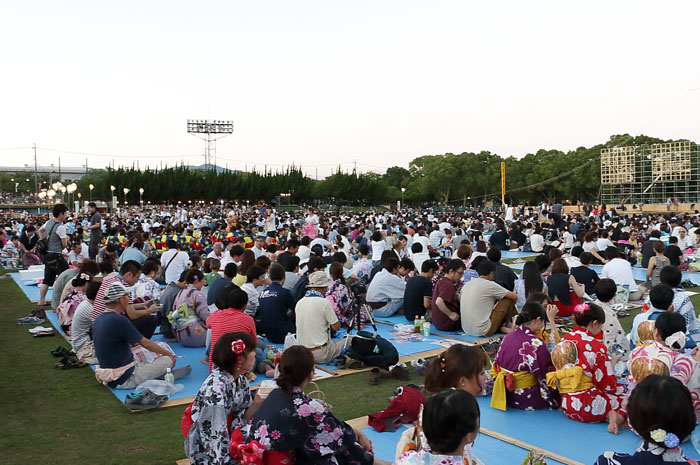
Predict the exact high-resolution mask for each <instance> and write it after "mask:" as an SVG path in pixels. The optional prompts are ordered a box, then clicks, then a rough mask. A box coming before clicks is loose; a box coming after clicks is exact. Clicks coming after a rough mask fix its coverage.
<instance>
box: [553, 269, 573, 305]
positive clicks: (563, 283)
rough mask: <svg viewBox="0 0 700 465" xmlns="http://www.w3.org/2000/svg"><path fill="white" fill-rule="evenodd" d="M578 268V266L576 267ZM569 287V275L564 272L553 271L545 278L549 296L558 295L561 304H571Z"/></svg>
mask: <svg viewBox="0 0 700 465" xmlns="http://www.w3.org/2000/svg"><path fill="white" fill-rule="evenodd" d="M576 268H578V267H576ZM570 289H571V288H570V287H569V275H568V274H564V273H554V274H553V275H552V276H550V277H549V278H547V292H549V297H550V298H551V299H554V297H555V296H556V297H558V298H559V300H560V301H561V303H562V304H564V305H571V294H570V292H571V290H570Z"/></svg>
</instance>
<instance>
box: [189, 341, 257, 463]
mask: <svg viewBox="0 0 700 465" xmlns="http://www.w3.org/2000/svg"><path fill="white" fill-rule="evenodd" d="M212 361H213V364H214V369H213V370H212V372H211V374H209V376H208V377H207V379H205V380H204V383H202V387H200V388H199V393H198V394H197V397H196V398H195V400H194V402H193V403H192V405H190V407H188V408H187V410H185V413H184V415H183V417H182V430H183V433H184V434H185V453H186V454H187V457H188V458H189V459H190V463H192V465H234V464H237V463H238V461H237V460H235V459H234V458H233V457H232V456H231V452H230V441H231V432H232V431H234V430H235V429H236V428H239V427H241V426H244V425H246V423H247V419H248V418H250V416H251V415H252V414H253V412H254V411H255V409H256V408H257V407H258V406H259V405H260V404H261V403H262V401H261V399H260V397H257V396H256V397H255V400H253V394H251V392H250V386H249V384H248V379H247V378H246V377H245V373H246V372H248V371H251V370H252V369H253V367H254V366H255V339H253V336H251V335H250V334H247V333H241V332H233V333H227V334H224V335H223V336H221V337H220V338H219V340H218V341H216V345H215V346H214V349H213V352H212Z"/></svg>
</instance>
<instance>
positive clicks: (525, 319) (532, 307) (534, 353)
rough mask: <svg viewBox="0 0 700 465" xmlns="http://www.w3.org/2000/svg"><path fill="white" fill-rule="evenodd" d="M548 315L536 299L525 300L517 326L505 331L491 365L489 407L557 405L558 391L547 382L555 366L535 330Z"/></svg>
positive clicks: (537, 331) (540, 329)
mask: <svg viewBox="0 0 700 465" xmlns="http://www.w3.org/2000/svg"><path fill="white" fill-rule="evenodd" d="M547 320H548V316H547V313H546V312H545V309H544V307H542V305H540V304H539V303H537V302H527V303H525V305H523V308H522V311H521V312H520V314H519V315H518V316H517V318H516V320H515V324H516V325H517V327H516V328H515V330H513V332H512V333H510V334H508V335H506V337H505V338H503V342H501V346H500V348H499V349H498V354H496V359H495V360H494V364H493V366H492V367H491V376H492V377H493V378H494V385H493V395H492V396H491V407H494V408H497V409H499V410H505V409H506V403H507V405H508V406H510V407H514V408H518V409H522V410H542V409H556V408H558V407H559V394H558V393H557V392H556V390H555V389H552V388H551V387H549V386H547V373H549V372H550V371H551V370H553V369H554V365H552V359H551V357H550V355H549V352H548V351H547V346H546V345H545V343H544V342H543V341H542V339H540V338H538V337H537V334H538V333H539V332H540V331H542V330H543V329H544V327H545V326H546V324H547Z"/></svg>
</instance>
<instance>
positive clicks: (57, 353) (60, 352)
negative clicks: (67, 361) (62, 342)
mask: <svg viewBox="0 0 700 465" xmlns="http://www.w3.org/2000/svg"><path fill="white" fill-rule="evenodd" d="M51 355H53V356H54V357H70V356H73V355H75V352H73V351H72V350H68V349H66V348H65V347H63V346H58V347H56V349H55V350H52V351H51Z"/></svg>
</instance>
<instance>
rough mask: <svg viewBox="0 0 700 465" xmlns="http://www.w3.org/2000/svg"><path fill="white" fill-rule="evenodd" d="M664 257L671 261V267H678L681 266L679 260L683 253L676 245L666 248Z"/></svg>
mask: <svg viewBox="0 0 700 465" xmlns="http://www.w3.org/2000/svg"><path fill="white" fill-rule="evenodd" d="M664 255H666V257H668V259H669V260H671V265H673V266H678V265H680V264H681V258H682V257H683V251H682V250H681V248H680V247H678V246H677V245H668V246H666V251H665V252H664Z"/></svg>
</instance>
